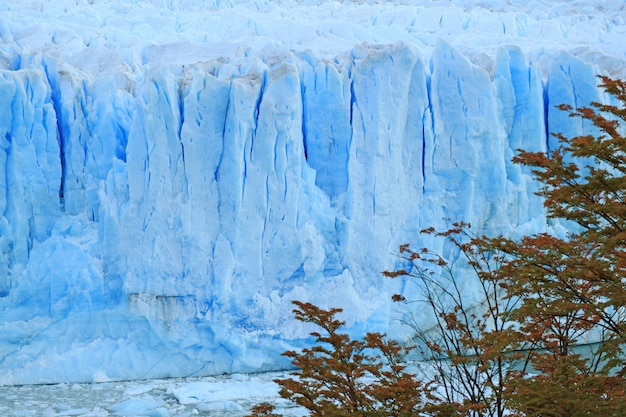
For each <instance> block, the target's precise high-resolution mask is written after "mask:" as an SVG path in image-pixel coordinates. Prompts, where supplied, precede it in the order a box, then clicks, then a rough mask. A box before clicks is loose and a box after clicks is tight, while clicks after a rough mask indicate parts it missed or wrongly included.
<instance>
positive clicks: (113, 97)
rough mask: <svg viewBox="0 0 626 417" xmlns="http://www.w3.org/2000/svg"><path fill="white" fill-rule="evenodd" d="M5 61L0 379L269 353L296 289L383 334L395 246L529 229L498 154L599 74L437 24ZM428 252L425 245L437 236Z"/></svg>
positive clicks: (93, 373) (531, 187) (560, 126)
mask: <svg viewBox="0 0 626 417" xmlns="http://www.w3.org/2000/svg"><path fill="white" fill-rule="evenodd" d="M12 62H14V63H15V64H14V66H15V68H12V69H7V70H2V71H0V249H1V256H0V384H23V383H40V382H60V381H103V380H108V379H128V378H149V377H166V376H184V375H206V374H218V373H224V372H248V371H260V370H269V369H277V368H280V367H284V366H285V365H286V361H285V358H282V357H281V356H280V353H281V352H282V351H284V350H285V349H287V348H289V347H290V346H293V345H294V344H297V343H298V341H300V340H302V338H304V337H306V335H307V333H308V329H307V328H305V327H303V326H302V325H301V324H300V323H297V322H294V321H293V320H292V318H291V308H292V307H291V304H290V301H291V300H295V299H298V300H304V301H311V302H314V303H317V304H319V305H321V306H323V307H330V306H336V307H342V308H344V309H345V311H346V316H345V317H346V319H347V320H348V322H349V324H350V325H351V326H353V328H355V329H370V330H382V331H389V332H392V333H393V332H395V331H397V330H398V329H397V326H396V324H395V323H396V322H395V318H397V316H396V311H395V310H394V307H393V306H392V304H391V301H390V295H391V294H393V293H396V292H402V291H405V296H407V298H410V297H411V293H410V291H411V290H410V289H409V288H410V287H409V286H407V287H404V286H403V282H402V281H398V282H389V281H385V280H384V279H383V278H382V276H381V274H380V271H382V270H385V269H389V268H393V267H394V265H396V263H397V262H398V258H397V257H396V256H395V255H394V253H395V252H396V249H397V247H398V245H400V244H402V243H405V242H411V243H414V244H418V245H423V244H432V245H435V243H434V242H424V241H421V242H420V241H418V240H417V239H418V233H417V232H418V231H419V230H420V229H423V228H425V227H430V226H434V227H438V228H444V227H446V224H447V223H446V220H444V219H450V220H452V221H456V220H463V221H467V222H470V223H472V224H473V225H474V227H475V228H476V230H479V231H485V232H487V233H505V234H506V233H511V232H516V233H520V232H521V233H523V232H536V231H541V230H544V229H545V227H546V221H545V218H544V212H543V209H542V205H541V201H540V200H539V199H538V198H537V197H536V196H534V194H533V193H534V192H535V191H536V190H537V184H536V183H534V182H533V181H532V179H531V177H530V175H529V172H528V170H526V169H524V168H522V167H519V166H516V165H513V164H512V163H511V162H510V161H511V158H512V156H513V155H514V154H515V153H516V150H517V149H520V148H523V149H527V150H536V151H538V150H546V149H548V148H549V147H552V146H554V142H553V140H552V139H551V133H553V132H563V133H565V134H567V135H570V136H571V135H576V134H580V133H583V132H585V131H586V130H588V129H589V126H586V125H584V124H582V123H578V122H576V121H573V120H572V119H571V118H569V117H567V116H566V115H565V114H563V113H561V112H559V111H558V110H556V109H555V107H554V106H555V105H556V104H560V103H567V104H572V105H574V106H581V105H586V104H588V103H589V102H590V101H591V100H598V99H599V97H600V95H599V93H598V89H597V80H596V78H595V73H596V70H595V69H594V68H593V67H592V66H591V65H589V64H586V63H585V62H583V61H581V60H579V59H578V58H576V57H574V56H571V55H568V54H565V53H561V54H555V55H554V56H553V57H552V58H550V59H545V60H544V61H542V62H543V64H542V65H539V64H537V63H532V62H529V61H528V60H527V59H526V57H525V56H524V54H523V53H522V51H521V50H520V49H518V48H516V47H503V48H501V50H500V51H499V52H498V55H497V58H496V60H495V62H494V65H493V67H492V68H490V69H489V70H487V69H485V68H482V67H480V66H478V65H476V64H474V63H472V62H471V61H470V60H469V59H468V58H467V57H465V56H464V55H463V54H461V53H460V52H459V51H457V50H455V49H454V48H453V47H452V46H450V45H449V44H446V43H443V42H442V43H440V44H439V45H438V46H437V47H436V48H435V49H434V51H433V52H432V54H431V55H429V56H428V57H424V56H422V55H421V54H420V53H419V52H418V51H417V50H416V49H415V48H413V47H412V46H410V45H407V44H403V43H399V44H396V45H391V46H382V45H367V46H360V47H357V48H355V49H354V50H352V51H350V53H348V54H346V55H342V56H339V57H337V58H336V59H335V60H332V61H329V60H319V59H317V58H316V57H315V56H312V55H307V54H287V55H285V56H283V57H282V58H281V59H279V60H272V61H270V62H264V61H262V60H261V59H259V58H253V57H249V58H245V59H242V60H240V61H238V62H236V63H233V62H229V61H228V60H219V61H215V62H213V61H212V62H205V63H198V64H195V65H188V66H185V67H182V66H171V67H166V66H156V67H152V66H151V67H147V66H142V67H138V68H136V72H135V73H133V74H111V73H103V74H102V75H101V76H99V77H97V78H95V79H94V78H90V77H88V76H86V75H84V74H82V73H81V72H80V71H78V70H75V69H74V68H72V67H71V66H69V65H68V64H66V63H63V62H60V61H57V60H54V59H52V58H50V57H46V56H42V55H36V56H28V57H27V56H20V57H18V58H15V59H13V60H12ZM434 249H435V250H443V248H437V247H434Z"/></svg>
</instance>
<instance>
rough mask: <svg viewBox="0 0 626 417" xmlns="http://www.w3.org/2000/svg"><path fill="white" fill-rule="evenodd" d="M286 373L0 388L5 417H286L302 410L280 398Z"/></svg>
mask: <svg viewBox="0 0 626 417" xmlns="http://www.w3.org/2000/svg"><path fill="white" fill-rule="evenodd" d="M284 376H285V374H282V373H267V374H257V375H241V374H235V375H230V376H223V377H206V378H187V379H161V380H147V381H134V382H105V383H99V384H55V385H23V386H0V415H1V416H3V417H12V416H16V417H18V416H19V417H28V416H32V417H61V416H81V417H105V416H150V417H195V416H214V417H222V416H224V417H226V416H232V417H235V416H242V415H245V414H246V413H247V412H248V411H249V409H250V407H251V406H252V405H254V404H258V403H260V402H263V401H270V402H271V403H272V404H274V405H276V407H277V410H278V411H279V412H280V413H281V414H283V415H285V416H302V415H304V412H303V410H302V409H300V408H298V407H295V406H294V405H293V404H291V403H289V402H287V401H285V400H283V399H281V398H280V397H279V396H278V385H276V384H275V383H274V382H273V381H272V380H273V379H276V378H283V377H284Z"/></svg>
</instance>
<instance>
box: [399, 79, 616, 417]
mask: <svg viewBox="0 0 626 417" xmlns="http://www.w3.org/2000/svg"><path fill="white" fill-rule="evenodd" d="M602 86H603V87H604V88H605V90H606V91H607V92H608V93H610V94H611V95H612V96H613V97H614V98H615V99H616V102H617V103H618V104H617V105H604V104H600V103H592V107H591V108H579V109H575V110H574V109H572V108H571V107H568V106H560V108H561V110H563V111H569V112H570V114H571V116H572V117H580V118H583V119H586V120H588V121H590V122H591V124H592V125H593V126H595V128H596V129H597V134H595V135H585V136H579V137H575V138H571V139H570V138H566V137H564V136H563V135H557V138H558V142H559V146H558V147H557V149H553V150H551V151H550V152H547V153H541V152H535V153H533V152H523V151H522V152H520V153H519V155H518V156H517V157H516V158H515V159H514V161H515V162H516V163H519V164H522V165H526V166H529V167H530V168H531V169H532V172H533V173H534V175H535V177H536V178H537V179H538V181H539V182H540V183H541V184H542V188H541V190H540V195H542V196H543V197H544V198H545V200H544V201H545V207H546V209H547V214H548V216H549V217H550V218H553V219H557V220H558V221H561V222H562V223H564V224H565V225H567V226H568V227H569V228H570V230H573V232H572V233H570V234H569V235H568V236H567V237H565V238H560V237H557V236H554V235H551V234H548V233H542V234H537V235H532V236H526V237H524V238H522V239H521V240H520V241H515V240H512V239H508V238H505V237H496V238H490V237H486V236H479V237H475V236H474V237H471V238H470V239H469V240H468V241H467V243H461V242H459V241H458V240H457V239H456V236H463V235H469V234H470V229H469V226H468V225H464V224H461V225H460V227H459V225H456V226H455V228H453V229H452V230H450V231H447V232H444V233H440V234H439V235H441V236H445V237H448V238H450V237H452V239H451V241H452V242H453V243H455V244H456V245H457V247H458V248H459V249H460V251H461V252H462V253H463V254H465V256H466V257H467V259H468V262H469V264H470V265H472V267H474V272H475V273H476V276H477V277H478V278H479V280H480V281H481V284H482V285H483V289H484V288H492V289H491V290H490V291H484V296H485V299H486V300H489V299H492V300H500V305H503V303H504V302H505V301H508V302H509V304H508V307H512V308H510V309H509V308H508V307H507V308H504V309H496V310H495V316H496V317H490V316H489V311H493V310H490V309H492V307H490V306H488V308H487V309H486V311H487V313H486V315H483V316H482V318H484V319H487V320H488V321H489V323H490V324H489V325H488V326H487V327H483V326H484V325H485V322H484V321H481V322H478V321H476V320H475V317H474V316H471V315H470V316H469V320H468V319H467V318H466V317H467V314H466V313H467V311H468V310H467V306H466V305H463V304H462V300H461V298H459V297H457V298H456V299H455V302H454V303H453V307H452V309H449V308H448V310H445V309H443V308H440V307H438V308H437V309H433V310H436V311H435V312H436V313H437V314H438V316H439V317H441V318H442V320H443V321H442V320H440V321H439V323H443V325H441V324H439V326H438V329H437V332H435V333H436V334H437V336H438V337H440V338H441V335H442V334H446V333H448V334H450V333H451V332H452V334H453V338H454V340H458V341H459V342H463V343H467V344H463V343H459V342H457V344H461V345H462V346H463V347H464V348H465V351H464V350H463V349H457V350H454V349H449V348H448V347H447V345H446V347H445V350H444V352H445V355H446V356H447V358H448V359H449V360H450V362H451V363H452V365H453V368H454V370H455V371H457V370H458V363H464V361H465V360H467V361H471V360H475V361H476V362H475V363H476V364H479V363H485V361H484V360H483V359H482V356H483V355H484V354H485V353H487V352H489V350H488V349H485V346H486V345H485V344H484V342H488V341H491V340H499V342H498V343H497V344H495V345H494V346H498V349H502V350H501V353H500V354H497V353H496V354H495V358H500V359H502V360H503V361H504V363H505V364H506V363H507V362H506V361H508V360H509V359H510V358H511V356H509V353H511V352H516V351H517V352H519V350H523V351H524V352H525V353H526V356H525V358H526V359H525V362H524V363H525V364H528V363H530V364H531V365H532V369H531V368H528V367H527V366H521V367H520V366H512V367H508V368H506V369H505V372H497V375H498V376H499V377H498V378H497V380H498V381H499V385H492V384H487V386H489V391H490V392H491V393H492V397H488V396H482V398H484V401H485V402H486V403H491V404H493V403H492V400H495V401H496V403H497V402H498V401H502V403H501V404H502V406H503V407H499V406H496V407H495V410H496V413H497V415H502V413H503V412H513V411H515V412H518V413H519V414H520V415H526V416H573V415H576V416H578V415H623V410H624V399H623V395H622V393H623V390H624V378H623V377H624V375H625V373H626V357H625V354H624V343H625V342H626V340H625V337H626V332H625V331H626V269H625V268H626V262H625V260H626V247H625V246H626V177H625V174H626V137H624V135H623V133H624V126H626V124H625V123H624V122H626V110H625V108H626V84H625V83H624V82H622V81H615V80H611V79H608V78H603V79H602ZM400 251H401V253H405V254H408V255H409V256H408V259H410V260H412V261H413V260H418V261H424V259H423V258H424V257H423V256H422V255H421V254H422V253H428V251H424V252H422V251H418V252H413V251H411V250H410V249H409V250H407V248H406V246H401V247H400ZM486 257H491V258H490V260H489V262H491V260H493V259H495V260H496V261H497V262H496V265H495V266H494V267H493V268H491V267H489V262H486V260H487V258H486ZM426 261H427V262H430V263H431V264H432V263H434V264H437V265H444V266H445V267H446V268H448V271H452V269H451V268H449V267H448V266H447V264H446V262H445V261H444V260H441V259H438V258H437V257H435V258H434V260H433V259H426ZM477 261H478V262H477ZM476 265H478V268H477V267H476ZM485 265H486V266H487V268H485ZM415 271H417V273H415ZM398 273H400V274H401V273H405V274H410V275H416V276H417V277H418V278H421V279H422V280H424V278H423V277H424V275H423V273H422V272H421V271H420V269H419V268H415V267H414V268H413V269H412V270H411V272H410V273H409V272H406V271H396V272H394V273H393V274H392V275H394V276H395V275H398ZM450 274H451V272H448V275H450ZM467 279H468V277H467V276H464V277H463V280H467ZM428 280H430V281H431V282H432V278H428ZM437 280H441V274H438V275H437ZM448 281H450V279H448ZM437 282H439V281H437ZM435 285H436V287H438V288H435V289H436V291H438V294H437V295H436V297H440V295H439V294H441V293H443V294H447V293H446V291H449V288H453V289H455V290H456V288H457V287H456V285H449V284H439V283H437V284H435ZM431 288H432V284H431V287H427V291H426V293H427V294H428V295H429V297H431V298H432V296H431V295H430V293H431V292H432V291H431ZM494 297H495V298H494ZM396 299H397V297H396ZM431 306H432V305H431ZM459 313H461V314H460V315H459ZM498 321H500V323H501V324H503V325H504V327H500V329H508V330H507V331H498V329H499V327H498ZM459 322H460V323H461V325H459ZM468 329H470V330H468ZM466 333H472V337H468V336H466ZM418 335H419V333H418ZM427 346H428V347H429V348H430V349H431V353H432V352H434V353H438V352H439V351H440V350H441V347H440V346H439V345H437V344H432V343H431V344H427ZM468 348H469V349H468ZM472 348H473V349H474V353H473V354H470V355H468V359H463V355H465V354H467V353H471V352H472ZM457 358H458V359H457ZM518 359H521V358H518ZM486 363H488V365H487V366H486V370H487V373H486V374H482V375H480V378H476V377H475V376H472V377H471V378H469V381H476V380H483V379H485V378H488V376H489V375H492V374H494V371H493V369H492V368H493V367H495V368H496V369H497V368H498V365H497V364H496V363H493V362H488V361H487V362H486ZM472 369H482V368H481V367H480V366H475V367H473V368H472ZM465 375H467V372H466V373H465ZM488 380H489V379H488ZM557 387H559V388H558V389H556V388H557ZM461 394H462V395H464V396H465V397H466V398H465V401H464V403H467V402H469V403H474V401H475V399H474V396H473V391H471V390H465V391H462V392H461ZM481 401H482V400H481ZM485 410H486V411H487V412H488V413H492V411H490V410H493V408H487V407H486V405H483V406H482V408H480V409H479V411H480V413H479V414H477V415H485V414H482V413H483V412H484V411H485ZM505 410H506V411H505ZM474 412H475V413H476V410H474ZM489 415H494V414H489Z"/></svg>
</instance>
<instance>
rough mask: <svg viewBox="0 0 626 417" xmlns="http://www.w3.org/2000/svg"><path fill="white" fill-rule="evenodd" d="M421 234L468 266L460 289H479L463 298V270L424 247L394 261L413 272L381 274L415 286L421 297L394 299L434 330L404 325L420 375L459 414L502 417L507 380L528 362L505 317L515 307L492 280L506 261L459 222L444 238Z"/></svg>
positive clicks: (403, 248)
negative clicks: (427, 315)
mask: <svg viewBox="0 0 626 417" xmlns="http://www.w3.org/2000/svg"><path fill="white" fill-rule="evenodd" d="M421 233H422V234H426V235H434V236H436V237H439V238H443V239H445V240H446V241H447V243H450V244H452V245H453V246H454V247H455V248H456V249H457V250H458V251H459V252H460V253H461V254H462V255H463V257H462V258H461V259H463V261H462V262H461V261H457V264H458V263H463V264H464V266H466V267H467V268H466V269H465V273H463V274H462V275H463V277H462V278H463V283H464V284H471V285H473V286H475V287H477V288H479V297H480V298H479V299H466V297H465V296H464V294H463V290H462V287H461V282H460V280H459V278H458V277H459V275H460V274H461V272H459V269H458V268H455V267H454V266H453V265H451V264H450V262H448V261H447V260H445V259H444V258H443V257H442V256H441V255H439V254H437V253H434V252H432V251H430V250H428V249H427V248H423V249H421V250H417V251H416V250H412V249H411V248H410V247H409V245H402V246H400V256H401V257H402V258H404V259H406V260H407V261H409V262H410V266H411V268H410V269H409V270H408V271H407V270H406V269H400V270H397V271H385V272H383V274H384V275H385V276H387V277H389V278H395V277H398V276H404V277H407V276H408V277H411V278H412V279H416V280H418V281H419V284H420V286H421V290H422V291H421V296H418V297H417V298H416V299H414V300H411V301H408V300H406V298H405V297H403V296H401V295H395V296H394V297H393V299H394V301H397V302H402V303H405V304H415V305H417V306H419V307H417V308H418V310H419V312H420V313H421V314H423V312H424V311H430V312H431V313H432V316H433V318H434V325H433V326H428V327H425V326H424V324H422V320H417V319H411V318H410V317H409V318H408V319H405V322H406V323H407V324H408V325H409V326H411V327H412V328H413V329H414V331H415V340H416V342H417V346H418V350H419V352H420V354H421V356H422V358H423V359H425V360H426V361H427V362H426V364H425V365H423V367H424V368H426V369H425V372H424V375H425V377H426V378H431V381H432V382H433V385H434V386H436V387H437V388H439V390H438V393H439V394H438V401H439V402H440V403H442V404H448V405H449V406H450V407H453V408H455V409H456V410H457V412H458V413H460V414H462V415H466V416H474V417H478V416H495V417H502V416H504V415H505V414H506V408H505V405H506V404H505V401H504V390H505V388H506V387H505V380H506V376H507V375H508V374H509V373H510V372H511V370H512V369H514V368H520V367H521V368H525V367H526V366H527V363H528V359H529V355H528V354H525V353H524V352H523V351H522V350H521V349H520V347H521V346H522V342H521V340H520V334H519V332H518V331H517V330H516V328H515V322H514V321H513V320H511V319H510V317H509V315H510V313H511V312H512V311H513V310H514V308H515V305H516V302H517V301H516V300H514V299H511V298H507V297H505V296H504V293H503V291H502V289H501V284H502V283H501V282H500V281H499V279H498V278H497V275H496V274H497V271H498V269H499V268H500V267H501V266H502V263H503V262H504V260H505V258H504V257H503V254H502V253H499V252H498V251H496V250H488V249H486V248H482V246H481V244H482V242H483V240H482V239H483V238H482V237H479V236H475V235H474V234H472V231H471V228H470V226H469V225H468V224H465V223H456V224H454V227H453V228H452V229H450V230H447V231H445V232H435V231H434V230H433V229H428V230H423V231H422V232H421ZM422 307H425V309H424V308H422Z"/></svg>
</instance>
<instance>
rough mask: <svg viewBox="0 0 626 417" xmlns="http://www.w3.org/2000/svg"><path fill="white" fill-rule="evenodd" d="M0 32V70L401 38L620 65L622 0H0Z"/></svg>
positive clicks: (127, 67) (330, 49) (309, 50)
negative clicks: (20, 62)
mask: <svg viewBox="0 0 626 417" xmlns="http://www.w3.org/2000/svg"><path fill="white" fill-rule="evenodd" d="M0 38H1V39H2V41H3V42H2V43H0V68H1V67H3V66H4V67H6V68H10V67H11V59H14V58H12V56H13V54H11V53H9V52H8V50H7V49H6V48H9V49H10V50H12V51H16V50H17V51H21V52H22V53H23V54H34V53H38V52H43V53H45V54H47V55H52V56H56V57H58V58H60V59H61V60H63V61H66V62H67V63H68V64H70V65H72V66H74V67H76V68H78V69H80V70H82V71H84V72H86V73H88V74H93V75H95V74H97V73H100V72H127V71H131V72H135V71H136V70H137V68H141V67H142V66H143V65H149V64H154V63H164V64H166V65H185V64H194V63H197V62H202V61H211V60H214V59H222V60H228V61H229V62H231V63H233V62H234V63H239V62H245V64H244V65H246V66H248V65H250V59H248V58H249V57H251V56H252V57H259V58H260V59H262V60H263V61H264V62H266V63H269V64H271V63H272V62H277V61H278V60H282V59H283V58H284V56H285V54H286V53H289V52H291V51H294V52H296V53H304V54H306V55H307V56H310V57H314V58H315V59H318V58H319V59H338V57H340V56H341V55H342V54H343V53H347V51H350V50H353V48H354V47H355V46H356V45H358V44H361V43H370V44H386V43H395V42H398V41H405V42H407V43H410V44H412V45H414V46H416V47H417V48H419V50H420V52H421V53H422V54H424V55H425V56H428V55H429V53H430V51H431V50H432V47H433V46H434V45H435V44H436V43H437V42H438V41H439V40H440V39H442V40H445V41H447V42H449V43H451V44H452V45H454V47H455V48H457V49H458V50H460V51H461V52H462V53H463V54H464V55H466V56H468V57H470V58H471V59H473V60H474V61H475V62H477V63H478V64H480V65H481V66H482V67H484V68H487V69H490V67H491V63H492V61H493V59H494V57H495V54H496V51H497V49H498V48H499V47H500V46H502V45H508V44H514V45H517V46H519V47H521V48H522V49H523V50H524V52H525V53H526V54H527V56H528V57H529V59H531V60H535V61H536V60H541V59H542V57H543V56H544V54H545V53H546V52H550V51H554V50H565V51H567V52H570V53H572V54H574V55H577V56H579V57H581V58H583V59H584V60H585V61H586V62H591V63H594V64H597V65H598V66H599V67H600V68H602V70H603V71H607V72H608V73H609V74H611V75H613V76H620V75H622V74H623V73H624V72H626V71H625V70H624V68H625V67H626V66H625V65H624V62H625V61H626V43H625V42H624V39H626V6H625V3H623V2H621V1H611V2H595V1H558V0H521V1H513V0H508V1H500V0H483V1H481V0H464V1H453V0H447V1H445V0H393V1H389V0H369V1H365V0H351V1H348V0H344V1H333V0H251V1H248V0H206V1H202V0H54V1H52V0H23V1H20V2H14V1H6V0H5V1H2V2H0ZM3 48H4V51H3ZM240 58H244V59H240ZM243 72H245V68H244V69H243Z"/></svg>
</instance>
